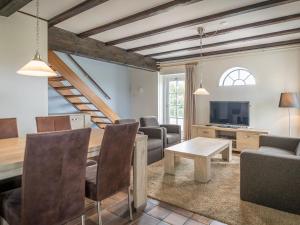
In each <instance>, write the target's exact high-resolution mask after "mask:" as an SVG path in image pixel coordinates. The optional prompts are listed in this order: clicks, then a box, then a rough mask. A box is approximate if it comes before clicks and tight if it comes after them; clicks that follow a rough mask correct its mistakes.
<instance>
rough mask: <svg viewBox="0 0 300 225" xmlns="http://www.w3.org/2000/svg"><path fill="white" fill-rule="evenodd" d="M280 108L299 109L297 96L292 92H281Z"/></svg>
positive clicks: (299, 102) (299, 103)
mask: <svg viewBox="0 0 300 225" xmlns="http://www.w3.org/2000/svg"><path fill="white" fill-rule="evenodd" d="M279 107H280V108H300V101H299V96H298V94H297V93H294V92H283V93H281V94H280V101H279Z"/></svg>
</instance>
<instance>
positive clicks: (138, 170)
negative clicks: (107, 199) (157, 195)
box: [0, 129, 147, 209]
mask: <svg viewBox="0 0 300 225" xmlns="http://www.w3.org/2000/svg"><path fill="white" fill-rule="evenodd" d="M103 134H104V130H103V129H92V132H91V137H90V142H89V149H88V157H93V156H95V155H98V154H99V151H100V146H101V142H102V138H103ZM25 144H26V138H25V137H19V138H8V139H0V180H4V179H7V178H11V177H14V176H17V175H21V174H22V168H23V160H24V152H25ZM112 167H113V165H112ZM132 189H133V201H134V207H135V208H136V209H140V208H143V207H144V206H145V204H146V201H147V136H146V135H140V134H137V136H136V139H135V145H134V159H133V179H132Z"/></svg>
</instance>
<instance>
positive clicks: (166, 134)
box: [140, 116, 181, 148]
mask: <svg viewBox="0 0 300 225" xmlns="http://www.w3.org/2000/svg"><path fill="white" fill-rule="evenodd" d="M140 126H141V128H144V127H155V128H163V139H164V148H166V147H169V146H171V145H175V144H178V143H180V142H181V127H180V126H179V125H176V124H161V125H160V124H159V123H158V121H157V119H156V117H154V116H148V117H141V118H140Z"/></svg>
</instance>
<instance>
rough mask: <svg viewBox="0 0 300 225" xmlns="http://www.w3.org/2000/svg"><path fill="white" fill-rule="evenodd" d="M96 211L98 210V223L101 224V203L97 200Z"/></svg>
mask: <svg viewBox="0 0 300 225" xmlns="http://www.w3.org/2000/svg"><path fill="white" fill-rule="evenodd" d="M97 212H98V224H99V225H102V218H101V205H100V202H97Z"/></svg>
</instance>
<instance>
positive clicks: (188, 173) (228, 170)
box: [148, 155, 300, 225]
mask: <svg viewBox="0 0 300 225" xmlns="http://www.w3.org/2000/svg"><path fill="white" fill-rule="evenodd" d="M193 167H194V164H193V161H192V160H189V159H182V158H181V159H176V175H175V176H171V175H164V172H163V164H162V162H161V161H160V162H157V163H155V164H152V165H151V166H149V169H148V195H149V196H150V197H152V198H155V199H158V200H161V201H165V202H167V203H170V204H173V205H175V206H178V207H181V208H184V209H187V210H190V211H193V212H195V213H199V214H202V215H204V216H207V217H209V218H211V219H216V220H219V221H221V222H224V223H227V224H232V225H300V216H298V215H295V214H290V213H285V212H282V211H279V210H275V209H271V208H268V207H263V206H260V205H256V204H253V203H248V202H244V201H241V200H240V185H239V184H240V165H239V156H236V155H235V156H234V157H233V160H232V161H231V162H230V163H228V162H223V161H222V160H221V159H220V158H216V159H213V163H212V180H211V181H210V182H209V183H207V184H200V183H196V182H194V179H193V176H194V172H193ZM299 191H300V190H299Z"/></svg>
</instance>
